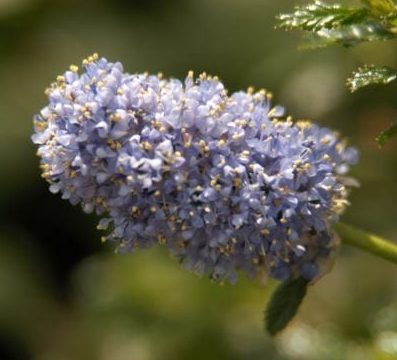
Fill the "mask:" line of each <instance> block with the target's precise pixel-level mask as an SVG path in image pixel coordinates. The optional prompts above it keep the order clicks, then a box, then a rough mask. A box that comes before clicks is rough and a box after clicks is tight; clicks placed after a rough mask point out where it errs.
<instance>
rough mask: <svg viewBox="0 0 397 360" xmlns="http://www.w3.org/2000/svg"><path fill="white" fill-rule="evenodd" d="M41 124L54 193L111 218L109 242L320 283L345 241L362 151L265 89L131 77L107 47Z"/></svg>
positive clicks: (202, 267) (211, 270) (52, 94)
mask: <svg viewBox="0 0 397 360" xmlns="http://www.w3.org/2000/svg"><path fill="white" fill-rule="evenodd" d="M46 93H47V94H48V97H49V104H48V105H47V106H46V107H45V108H44V109H42V110H41V112H40V114H38V115H37V116H36V117H35V119H34V125H35V134H34V135H33V137H32V139H33V141H34V143H36V144H38V145H39V148H38V155H39V157H40V158H41V168H42V170H43V175H42V176H43V177H44V178H45V179H46V180H47V181H48V182H49V183H50V184H51V185H50V190H51V191H52V192H54V193H57V192H60V193H62V198H64V199H69V201H70V202H71V203H72V204H78V203H80V204H82V206H83V208H84V210H85V211H86V212H92V211H96V213H97V214H98V215H101V216H102V219H101V220H100V223H99V225H98V227H99V228H100V229H104V230H107V234H108V235H107V236H105V237H104V240H107V239H109V240H112V241H115V242H116V243H117V245H118V249H119V250H123V251H131V250H133V249H135V248H146V247H149V246H151V245H153V244H155V243H161V244H165V245H166V246H167V247H168V248H169V250H170V252H171V253H172V254H174V255H176V256H177V257H178V258H180V259H181V261H182V263H183V264H184V265H185V266H186V267H187V268H188V269H190V270H193V271H195V272H197V273H199V274H209V275H210V276H211V277H212V278H214V279H218V280H223V279H227V280H230V281H231V282H234V281H235V280H236V276H237V275H236V270H237V269H242V270H243V271H245V272H246V273H247V274H249V275H255V274H268V275H270V276H271V277H274V278H277V279H281V280H285V279H288V278H291V277H295V276H299V275H300V276H303V277H304V278H306V279H308V280H312V279H314V278H316V277H317V276H319V275H320V273H321V272H322V271H323V270H322V269H323V267H324V264H327V263H329V261H330V259H331V255H332V253H333V251H334V249H335V246H336V240H335V235H334V233H333V232H332V230H331V225H332V224H333V223H335V222H336V221H337V220H338V215H339V214H340V213H341V212H342V211H343V209H344V208H345V206H346V204H347V200H346V196H347V192H348V187H349V184H350V183H349V181H348V178H346V177H345V174H346V172H347V171H348V167H349V165H350V164H353V163H355V162H356V158H357V152H356V150H355V149H353V148H350V147H346V144H345V142H344V141H340V140H339V139H338V135H337V134H336V133H334V132H332V131H330V130H328V129H325V128H321V127H318V126H316V125H314V124H312V123H310V122H308V121H298V122H292V120H291V119H290V118H289V117H285V115H284V109H283V108H282V107H279V106H276V107H271V102H270V100H271V95H270V94H269V93H266V92H265V91H264V90H261V91H259V92H254V91H253V90H252V89H248V91H246V92H236V93H233V94H231V95H230V96H229V95H228V94H227V91H226V90H225V88H224V86H223V84H222V83H221V82H220V81H219V79H218V78H217V77H211V76H208V75H206V74H205V73H204V74H201V75H200V76H199V77H198V78H197V79H195V78H194V77H193V74H192V73H189V74H188V76H187V77H186V79H185V80H184V81H183V82H181V81H179V80H175V79H170V80H167V79H163V78H162V76H161V75H158V76H152V75H148V74H136V75H130V74H128V73H124V72H123V68H122V65H121V64H120V63H111V62H108V61H107V60H106V59H104V58H99V57H98V56H97V55H96V54H94V55H93V56H90V57H89V58H87V59H85V60H84V61H83V71H82V73H81V74H79V70H78V68H77V66H71V67H70V70H69V71H66V72H65V73H64V75H62V76H58V78H57V80H56V82H55V83H54V84H52V85H51V86H50V87H49V88H48V89H47V91H46Z"/></svg>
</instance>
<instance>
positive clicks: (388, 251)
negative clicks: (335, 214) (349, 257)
mask: <svg viewBox="0 0 397 360" xmlns="http://www.w3.org/2000/svg"><path fill="white" fill-rule="evenodd" d="M335 229H336V231H337V233H338V234H339V235H340V237H341V238H342V241H343V242H345V243H347V244H349V245H352V246H356V247H358V248H361V249H362V250H365V251H367V252H369V253H371V254H374V255H377V256H379V257H381V258H383V259H386V260H389V261H391V262H393V263H395V264H397V243H394V242H392V241H390V240H385V239H382V238H381V237H379V236H377V235H373V234H368V233H366V232H364V231H362V230H359V229H356V228H354V227H352V226H350V225H346V224H342V223H339V224H336V225H335Z"/></svg>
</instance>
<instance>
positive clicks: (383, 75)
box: [347, 65, 397, 92]
mask: <svg viewBox="0 0 397 360" xmlns="http://www.w3.org/2000/svg"><path fill="white" fill-rule="evenodd" d="M396 79H397V70H395V69H392V68H390V67H387V66H375V65H365V66H363V67H361V68H359V69H358V70H357V71H355V72H354V73H353V75H352V77H350V78H349V79H347V86H348V88H349V89H350V91H351V92H354V91H357V90H358V89H361V88H362V87H364V86H368V85H374V84H388V83H390V82H392V81H394V80H396Z"/></svg>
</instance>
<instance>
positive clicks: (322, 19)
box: [277, 1, 370, 31]
mask: <svg viewBox="0 0 397 360" xmlns="http://www.w3.org/2000/svg"><path fill="white" fill-rule="evenodd" d="M369 17H370V12H369V10H368V9H365V8H352V7H342V6H341V5H338V4H332V5H331V4H325V3H323V2H321V1H315V2H314V3H312V4H309V5H305V6H297V7H296V8H295V11H294V12H293V13H290V14H281V15H279V16H278V20H279V22H278V25H277V27H278V28H281V29H286V30H295V29H298V30H305V31H319V30H321V29H335V28H338V27H341V26H344V25H349V24H353V23H358V22H361V21H363V20H367V19H368V18H369Z"/></svg>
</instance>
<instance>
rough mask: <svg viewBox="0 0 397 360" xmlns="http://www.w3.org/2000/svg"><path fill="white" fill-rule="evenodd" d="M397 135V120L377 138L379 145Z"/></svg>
mask: <svg viewBox="0 0 397 360" xmlns="http://www.w3.org/2000/svg"><path fill="white" fill-rule="evenodd" d="M396 135H397V122H396V121H395V122H393V123H392V124H391V125H390V126H389V127H388V128H387V129H386V130H384V131H382V132H381V133H380V134H379V135H378V136H377V138H376V141H377V142H378V144H379V146H381V147H382V146H383V145H385V144H386V142H387V141H388V140H389V139H390V138H391V137H393V136H396Z"/></svg>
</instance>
